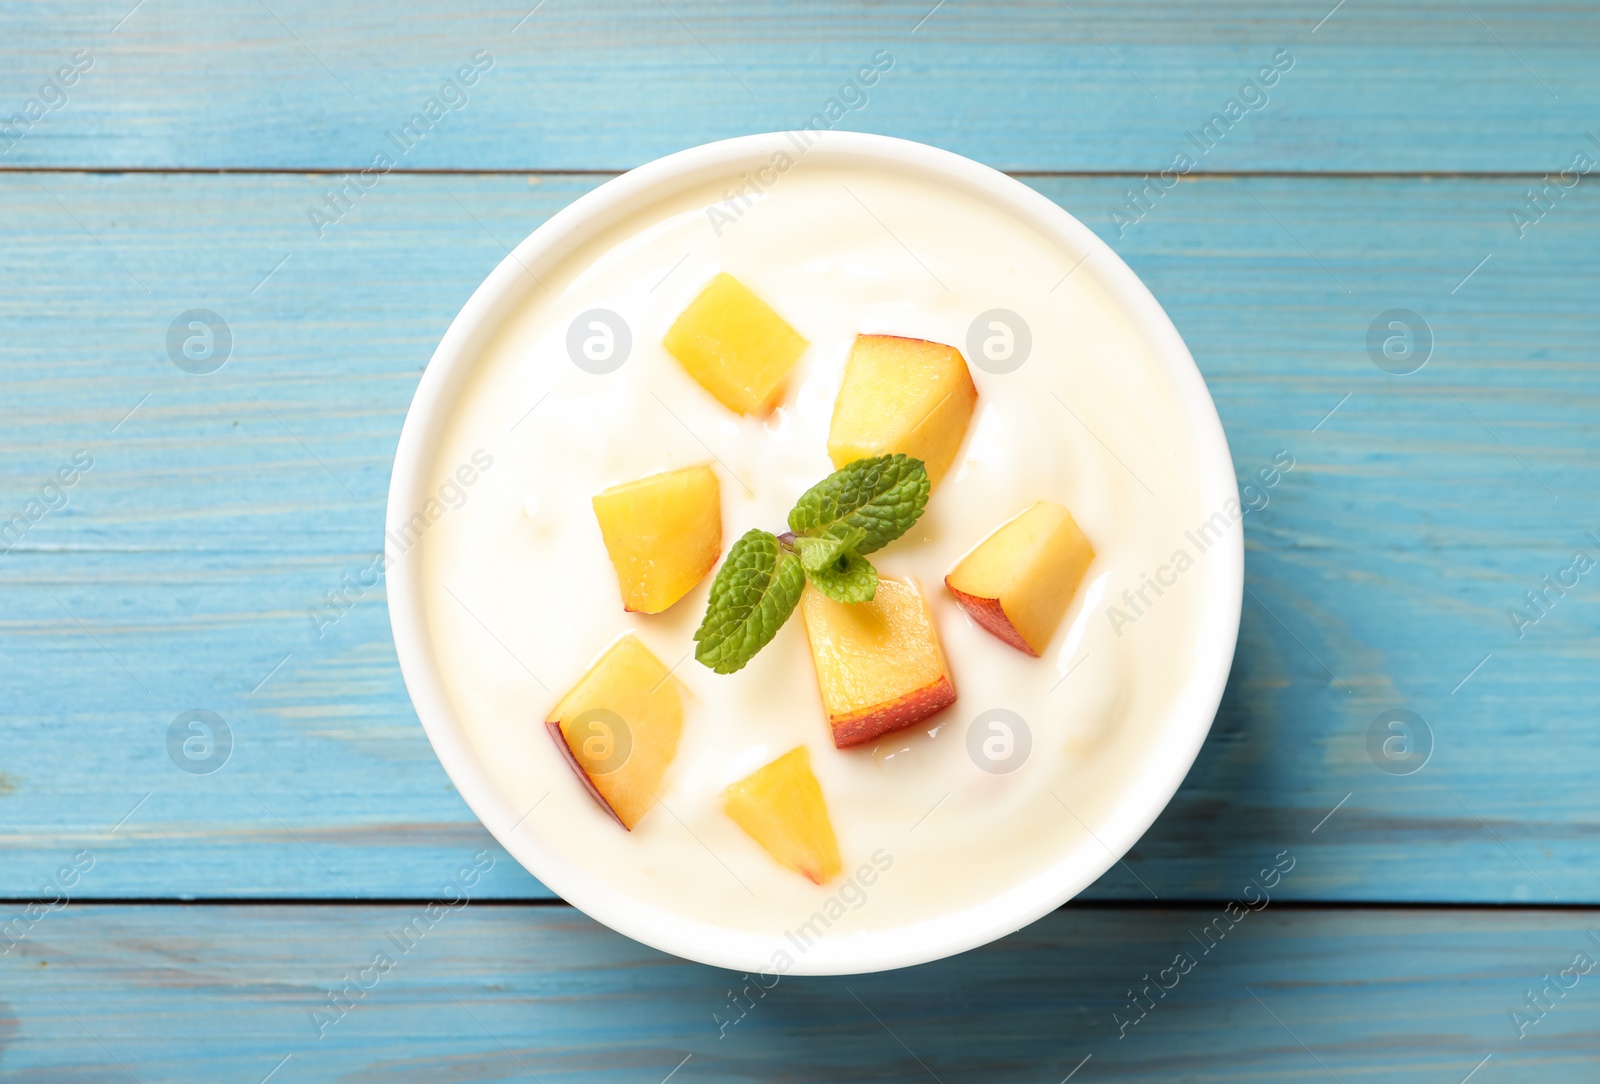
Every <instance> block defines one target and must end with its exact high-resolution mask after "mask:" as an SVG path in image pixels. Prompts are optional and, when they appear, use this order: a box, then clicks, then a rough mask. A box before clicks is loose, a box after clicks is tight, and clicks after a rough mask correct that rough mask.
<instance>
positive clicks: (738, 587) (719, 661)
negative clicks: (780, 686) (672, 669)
mask: <svg viewBox="0 0 1600 1084" xmlns="http://www.w3.org/2000/svg"><path fill="white" fill-rule="evenodd" d="M805 585H806V574H805V569H804V568H802V567H801V565H800V558H798V557H796V556H795V555H794V554H793V553H790V552H789V551H788V550H786V549H784V548H783V547H781V546H779V545H778V540H777V538H776V537H774V536H773V535H771V534H769V533H768V532H766V531H760V530H750V531H746V532H745V533H744V534H743V535H742V536H741V537H740V538H739V540H738V541H737V542H735V543H734V544H733V546H732V548H731V549H729V550H728V559H727V560H726V561H724V562H723V563H722V568H721V569H719V570H718V572H717V578H716V579H715V580H713V581H712V583H711V598H710V599H709V600H708V601H707V603H706V615H705V617H704V619H702V620H701V622H700V627H699V628H698V629H697V630H695V634H694V639H695V644H696V645H697V646H696V647H695V649H694V657H695V658H696V659H698V660H699V661H700V662H701V663H703V664H704V665H706V666H708V667H710V668H711V669H712V670H714V671H716V672H717V673H719V674H731V673H733V672H734V671H736V670H742V669H744V665H745V663H747V662H749V661H750V660H751V659H753V658H755V655H756V652H758V651H760V650H761V649H762V648H764V647H766V646H767V644H768V643H769V642H770V641H771V640H772V638H773V637H774V636H776V635H777V634H778V630H779V629H781V628H782V627H783V623H784V622H785V621H787V620H789V615H790V614H792V613H794V608H795V606H796V605H797V604H798V603H799V602H800V592H801V591H802V590H804V588H805Z"/></svg>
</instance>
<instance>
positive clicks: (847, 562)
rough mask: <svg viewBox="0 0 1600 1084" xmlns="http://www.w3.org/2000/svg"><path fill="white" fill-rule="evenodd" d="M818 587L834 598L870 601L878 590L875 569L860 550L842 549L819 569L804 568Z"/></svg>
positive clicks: (840, 600)
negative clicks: (858, 551) (849, 551)
mask: <svg viewBox="0 0 1600 1084" xmlns="http://www.w3.org/2000/svg"><path fill="white" fill-rule="evenodd" d="M806 571H807V573H808V574H809V575H810V576H811V582H812V583H813V584H814V585H815V586H816V588H817V590H818V591H821V592H822V593H823V594H824V595H827V596H828V597H829V598H831V599H833V600H834V601H835V602H848V603H857V602H871V601H872V596H873V595H875V594H877V593H878V570H877V569H875V568H873V567H872V565H871V563H869V562H868V561H867V559H866V558H865V557H863V556H861V555H860V554H859V553H848V552H846V553H843V554H841V555H839V556H838V557H836V558H834V559H833V560H832V561H830V562H828V563H827V564H826V565H824V566H823V567H822V568H819V569H815V570H813V569H807V570H806Z"/></svg>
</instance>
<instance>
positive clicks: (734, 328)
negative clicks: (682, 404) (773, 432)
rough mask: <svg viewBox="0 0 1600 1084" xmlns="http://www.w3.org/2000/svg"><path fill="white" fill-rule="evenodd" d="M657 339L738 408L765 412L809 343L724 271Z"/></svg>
mask: <svg viewBox="0 0 1600 1084" xmlns="http://www.w3.org/2000/svg"><path fill="white" fill-rule="evenodd" d="M661 342H662V345H663V346H665V347H666V348H667V350H668V351H669V352H670V353H671V354H672V356H673V357H675V358H677V359H678V361H679V362H681V363H682V364H683V367H684V368H685V369H687V370H688V371H689V375H690V376H692V377H694V378H695V380H697V381H699V383H700V386H701V387H703V388H705V389H706V391H708V392H710V393H711V394H712V395H714V396H716V397H717V399H718V400H719V401H720V402H721V403H722V405H723V406H725V407H727V408H728V409H729V410H734V411H737V412H739V413H740V414H766V413H768V412H769V411H771V410H772V408H773V407H775V406H777V405H778V400H780V399H782V398H783V391H784V385H785V383H786V382H787V381H788V379H789V371H790V370H791V369H793V368H794V363H795V362H796V361H799V360H800V355H801V354H803V353H805V350H806V347H807V346H809V345H810V344H809V343H807V342H806V341H805V339H803V338H801V336H800V333H799V332H797V331H796V330H795V329H794V328H792V327H790V326H789V325H788V324H787V323H785V322H784V319H783V317H781V316H779V315H778V314H777V313H775V312H773V311H772V308H771V307H770V306H769V305H768V304H767V303H766V302H765V301H762V300H761V299H760V298H759V297H757V296H756V295H755V294H753V293H751V292H750V290H749V289H748V288H747V287H746V286H745V285H744V283H742V282H740V281H739V280H738V279H736V278H734V277H733V276H732V275H729V274H726V273H724V274H719V275H718V276H717V277H716V278H714V279H712V280H711V283H710V285H708V286H707V287H706V288H705V289H704V290H702V291H701V292H700V296H698V297H696V298H695V299H694V300H693V301H692V302H690V304H689V307H688V308H686V309H684V310H683V312H682V314H680V315H679V317H678V319H677V321H676V322H674V323H673V325H672V327H671V328H669V329H668V330H667V334H666V337H665V338H664V339H662V340H661Z"/></svg>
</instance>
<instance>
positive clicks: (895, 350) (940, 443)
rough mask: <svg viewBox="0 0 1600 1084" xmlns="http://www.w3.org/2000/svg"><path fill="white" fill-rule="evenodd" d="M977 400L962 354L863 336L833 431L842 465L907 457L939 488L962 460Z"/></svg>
mask: <svg viewBox="0 0 1600 1084" xmlns="http://www.w3.org/2000/svg"><path fill="white" fill-rule="evenodd" d="M977 402H978V389H977V387H976V386H975V385H974V384H973V383H972V374H971V373H970V372H968V371H967V363H966V360H965V359H964V358H962V356H961V351H959V350H957V349H956V348H955V347H953V346H945V345H943V344H942V343H934V342H928V341H927V340H926V339H903V338H900V337H898V336H895V335H857V336H856V342H855V346H854V347H853V348H852V349H851V351H850V360H849V361H848V362H847V363H846V364H845V368H844V380H843V382H842V383H841V384H840V387H839V397H838V399H836V400H835V401H834V404H833V423H832V425H831V426H830V427H829V429H828V456H829V458H831V459H832V460H833V465H834V466H835V467H842V466H844V465H845V464H846V463H853V462H855V461H856V460H857V459H867V458H869V457H871V456H876V455H889V454H891V453H894V452H903V453H905V454H906V455H909V456H914V457H915V458H917V459H920V460H922V462H923V464H924V465H925V466H926V467H927V468H928V482H929V483H930V484H931V485H938V483H939V479H940V478H943V477H944V474H945V472H946V471H947V470H949V469H950V465H951V464H952V463H953V462H955V458H956V453H957V452H959V451H960V450H961V442H962V441H963V440H965V439H966V436H967V425H968V423H969V422H971V420H972V411H973V409H974V407H975V406H976V405H977Z"/></svg>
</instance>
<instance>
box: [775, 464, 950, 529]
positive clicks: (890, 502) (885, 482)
mask: <svg viewBox="0 0 1600 1084" xmlns="http://www.w3.org/2000/svg"><path fill="white" fill-rule="evenodd" d="M927 505H928V470H927V468H926V467H925V466H923V463H922V460H920V459H913V458H911V457H910V456H908V455H901V454H899V453H896V454H894V455H880V456H876V457H874V458H872V459H858V460H856V461H855V462H854V463H850V464H848V465H846V466H844V467H841V468H840V469H839V470H836V471H834V472H833V473H832V474H830V475H828V477H826V478H824V479H823V480H822V481H820V482H818V483H817V484H816V485H814V486H812V487H811V488H810V489H808V490H806V491H805V492H804V493H802V494H801V495H800V500H799V501H797V502H796V503H795V506H794V511H792V512H790V513H789V529H790V530H791V531H793V532H794V533H795V534H797V535H810V536H812V537H819V536H823V535H829V536H832V537H834V538H841V539H842V538H844V537H845V536H846V532H851V533H852V534H853V532H855V531H861V532H864V536H863V537H862V538H861V540H860V541H859V542H858V543H856V545H854V546H853V547H851V548H852V549H854V550H855V552H856V553H858V554H866V553H871V552H872V551H873V550H878V549H882V548H883V547H884V546H887V545H888V544H889V543H890V542H893V541H894V540H895V539H897V538H899V537H900V536H901V535H903V534H905V533H906V532H907V531H909V530H910V529H911V525H912V524H914V523H916V522H917V519H918V517H920V516H921V515H922V510H923V509H924V508H926V507H927Z"/></svg>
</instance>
